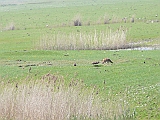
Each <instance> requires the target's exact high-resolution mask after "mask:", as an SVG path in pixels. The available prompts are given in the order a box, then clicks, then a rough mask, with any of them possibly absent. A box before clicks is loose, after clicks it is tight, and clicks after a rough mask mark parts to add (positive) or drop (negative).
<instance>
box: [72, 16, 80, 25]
mask: <svg viewBox="0 0 160 120" xmlns="http://www.w3.org/2000/svg"><path fill="white" fill-rule="evenodd" d="M73 22H74V26H82V22H81V16H80V15H77V16H75V17H74V19H73Z"/></svg>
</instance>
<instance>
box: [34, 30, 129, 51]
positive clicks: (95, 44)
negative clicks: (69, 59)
mask: <svg viewBox="0 0 160 120" xmlns="http://www.w3.org/2000/svg"><path fill="white" fill-rule="evenodd" d="M126 33H127V30H126V29H125V28H123V27H120V28H119V29H117V30H116V31H113V30H111V29H110V28H108V29H106V31H97V30H95V31H94V32H88V33H86V32H81V31H80V32H76V33H70V34H65V33H60V32H58V33H55V34H54V35H51V34H46V35H43V36H42V37H41V38H40V40H39V42H38V43H35V47H36V48H37V49H42V50H88V49H89V50H102V49H103V50H106V49H120V48H125V47H126V45H127V43H126Z"/></svg>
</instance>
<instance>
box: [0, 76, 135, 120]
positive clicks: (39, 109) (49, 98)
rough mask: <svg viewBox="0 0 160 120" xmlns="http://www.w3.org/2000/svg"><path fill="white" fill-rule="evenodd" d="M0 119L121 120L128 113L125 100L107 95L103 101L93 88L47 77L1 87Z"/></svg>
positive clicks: (76, 82)
mask: <svg viewBox="0 0 160 120" xmlns="http://www.w3.org/2000/svg"><path fill="white" fill-rule="evenodd" d="M0 88H1V89H0V119H13V120H25V119H29V120H42V119H43V120H69V119H77V120H80V119H119V118H121V119H124V118H127V117H132V116H133V114H130V112H127V111H128V110H129V109H128V103H127V101H126V96H125V95H123V96H117V97H113V95H112V93H111V92H109V93H108V94H106V95H105V97H102V96H101V95H100V93H99V92H98V91H97V90H98V89H97V88H96V87H87V86H86V85H85V84H84V83H83V82H79V81H74V80H72V81H71V82H70V83H69V84H66V83H65V81H64V79H63V77H57V76H55V75H51V74H47V75H45V76H43V77H42V78H41V79H40V80H29V79H28V78H27V79H26V80H25V81H23V82H21V83H16V84H15V83H6V82H4V81H3V80H1V83H0Z"/></svg>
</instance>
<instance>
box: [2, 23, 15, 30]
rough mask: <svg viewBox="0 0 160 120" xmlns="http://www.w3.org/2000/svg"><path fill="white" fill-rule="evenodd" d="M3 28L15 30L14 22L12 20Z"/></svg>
mask: <svg viewBox="0 0 160 120" xmlns="http://www.w3.org/2000/svg"><path fill="white" fill-rule="evenodd" d="M4 30H15V24H14V23H13V22H11V23H9V24H8V25H6V27H5V28H4Z"/></svg>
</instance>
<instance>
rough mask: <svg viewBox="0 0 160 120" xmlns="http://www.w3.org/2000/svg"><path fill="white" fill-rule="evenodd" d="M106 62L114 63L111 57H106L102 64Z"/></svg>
mask: <svg viewBox="0 0 160 120" xmlns="http://www.w3.org/2000/svg"><path fill="white" fill-rule="evenodd" d="M104 63H113V62H112V60H111V59H109V58H104V59H103V60H102V64H104Z"/></svg>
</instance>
